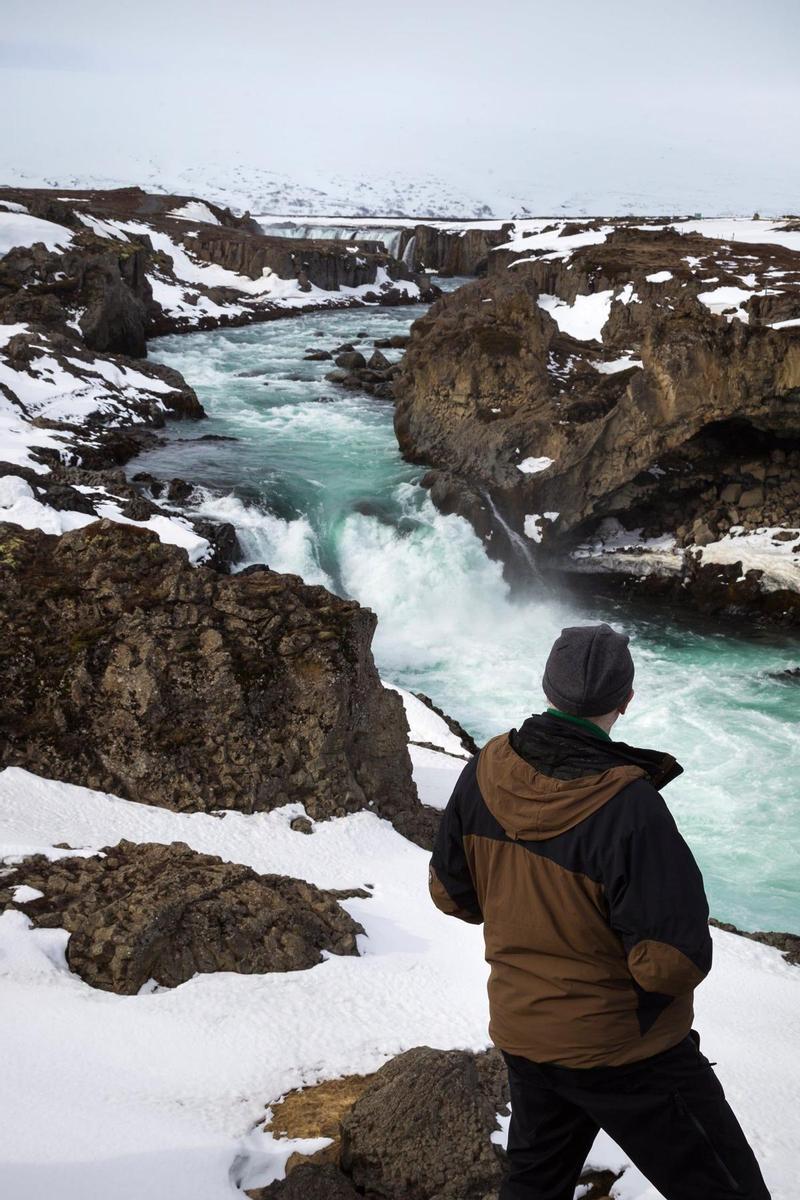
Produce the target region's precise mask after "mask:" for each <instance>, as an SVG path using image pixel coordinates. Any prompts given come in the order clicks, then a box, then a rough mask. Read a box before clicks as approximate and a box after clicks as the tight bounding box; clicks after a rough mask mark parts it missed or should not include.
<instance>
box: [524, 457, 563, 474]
mask: <svg viewBox="0 0 800 1200" xmlns="http://www.w3.org/2000/svg"><path fill="white" fill-rule="evenodd" d="M554 462H555V459H553V458H544V457H543V458H523V460H522V462H521V463H517V470H518V471H522V474H523V475H536V474H538V472H539V471H546V470H547V468H548V467H552V465H553V463H554Z"/></svg>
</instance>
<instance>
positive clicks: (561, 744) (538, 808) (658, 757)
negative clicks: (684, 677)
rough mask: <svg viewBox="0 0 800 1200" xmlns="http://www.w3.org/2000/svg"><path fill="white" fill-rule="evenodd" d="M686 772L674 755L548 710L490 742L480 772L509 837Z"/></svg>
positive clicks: (572, 821) (567, 821)
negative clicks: (640, 783) (631, 787)
mask: <svg viewBox="0 0 800 1200" xmlns="http://www.w3.org/2000/svg"><path fill="white" fill-rule="evenodd" d="M681 771H682V768H681V767H680V766H679V765H678V763H677V762H676V761H675V759H674V758H673V757H672V756H671V755H669V754H661V753H659V752H658V751H653V750H640V749H637V748H635V747H632V746H628V745H626V744H625V743H624V742H612V741H606V740H605V739H602V738H599V737H597V736H596V735H595V734H593V733H591V732H589V731H584V730H582V729H580V728H579V727H577V726H575V725H572V724H571V723H570V722H567V721H564V720H563V719H560V718H558V717H551V716H549V715H543V716H540V717H530V718H529V719H528V720H527V721H526V722H525V723H524V725H523V726H522V728H521V729H520V730H519V731H518V730H515V729H514V730H512V731H511V733H504V734H500V736H498V737H495V738H492V740H491V741H490V742H487V744H486V745H485V746H484V748H483V749H482V750H481V752H480V756H479V758H478V770H477V775H478V787H479V788H480V790H481V795H482V796H483V799H484V802H485V804H486V806H487V808H488V809H489V810H490V812H491V813H492V815H493V817H494V818H495V820H496V821H497V822H498V823H499V824H500V825H501V826H502V828H503V829H504V830H505V832H506V834H507V836H508V837H510V838H514V839H517V838H521V839H523V840H525V841H544V840H545V839H547V838H552V837H556V836H557V835H558V834H560V833H565V832H566V831H567V830H568V829H572V828H573V826H575V825H577V824H579V823H580V822H581V821H583V820H585V819H586V818H587V817H589V816H591V814H592V813H593V812H596V811H597V810H598V809H599V808H602V806H603V805H604V804H606V803H608V801H609V800H611V799H612V798H613V797H614V796H616V794H617V793H618V792H620V791H621V790H622V789H623V788H624V787H626V786H627V785H628V784H629V783H632V782H633V780H635V779H648V780H649V782H650V783H652V784H653V786H654V787H663V786H664V784H666V783H668V782H669V781H670V780H671V779H674V778H675V777H676V776H677V775H679V774H680V773H681Z"/></svg>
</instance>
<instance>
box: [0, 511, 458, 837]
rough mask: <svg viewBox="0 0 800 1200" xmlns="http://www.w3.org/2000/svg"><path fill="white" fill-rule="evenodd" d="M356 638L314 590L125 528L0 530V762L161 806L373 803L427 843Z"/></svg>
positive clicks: (368, 621) (332, 601) (423, 814)
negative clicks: (235, 569) (214, 561)
mask: <svg viewBox="0 0 800 1200" xmlns="http://www.w3.org/2000/svg"><path fill="white" fill-rule="evenodd" d="M374 629H375V617H374V615H373V614H372V613H371V612H370V611H369V610H368V609H363V608H360V607H359V606H358V605H357V604H356V603H355V602H353V601H346V600H340V599H338V598H337V597H336V596H333V595H331V594H330V593H329V592H327V591H326V590H325V589H324V588H322V587H310V586H308V585H306V584H304V583H302V581H301V580H300V579H299V578H297V577H296V576H291V575H288V576H287V575H278V574H275V573H274V572H272V571H270V570H268V569H266V568H265V569H263V570H259V571H257V572H253V573H249V574H246V575H233V576H223V575H219V574H217V573H215V572H214V571H211V570H208V569H207V568H204V567H196V568H195V567H192V566H190V565H189V563H188V562H187V559H186V555H185V553H184V552H183V551H181V550H179V549H177V548H176V547H173V546H165V545H162V544H161V543H160V542H159V541H158V539H157V537H156V536H155V534H153V533H151V532H150V531H147V530H144V529H141V528H137V527H135V526H121V525H115V524H113V523H112V522H110V521H105V520H104V521H98V522H95V523H94V524H91V525H89V526H87V527H86V528H84V529H80V530H75V531H73V532H71V533H67V534H65V535H64V536H63V537H61V538H55V537H48V536H47V535H45V534H42V533H40V532H39V531H38V530H24V529H20V528H19V527H18V526H13V525H0V684H1V685H2V689H3V694H4V695H5V696H6V698H7V703H6V706H5V712H4V721H3V727H2V730H0V762H2V763H3V764H6V765H8V764H12V763H13V764H15V765H18V766H24V767H26V768H27V769H28V770H32V771H35V772H36V773H38V774H40V775H44V776H47V777H49V778H54V779H64V780H67V781H69V782H73V783H77V784H82V785H84V786H88V787H94V788H99V789H101V790H104V791H110V792H113V793H115V794H117V795H121V796H123V797H125V798H127V799H130V800H136V801H139V802H140V803H145V804H161V805H164V806H165V807H167V808H172V809H176V810H179V811H192V810H199V811H206V812H208V811H212V810H215V809H219V808H234V809H239V810H240V811H242V812H254V811H259V810H268V809H272V808H276V807H278V806H279V805H282V804H286V803H288V802H290V801H300V802H302V803H303V804H304V805H305V808H306V811H307V813H308V815H309V816H310V817H311V818H312V819H314V820H319V819H323V818H324V817H327V816H333V815H339V814H342V813H345V812H353V811H355V810H358V809H363V808H373V809H374V810H375V811H376V812H378V813H380V815H382V816H384V817H386V818H388V819H389V820H396V821H400V822H401V824H402V826H403V832H405V833H406V836H410V837H414V838H415V839H416V838H425V839H429V838H430V836H431V834H432V831H433V829H434V828H435V821H436V813H435V810H427V809H425V808H424V806H421V805H420V804H419V802H418V800H417V798H416V789H415V788H414V785H413V783H412V780H411V764H410V759H409V757H408V750H407V746H406V737H407V730H408V726H407V722H406V719H405V714H404V712H403V707H402V702H401V700H400V698H399V696H397V695H396V694H395V693H394V692H390V691H386V690H384V688H383V687H382V686H381V684H380V680H379V679H378V675H377V672H376V670H375V665H374V662H373V659H372V654H371V651H370V642H371V639H372V635H373V632H374ZM56 630H57V634H56V632H55V631H56Z"/></svg>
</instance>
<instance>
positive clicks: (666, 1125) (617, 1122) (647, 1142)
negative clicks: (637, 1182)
mask: <svg viewBox="0 0 800 1200" xmlns="http://www.w3.org/2000/svg"><path fill="white" fill-rule="evenodd" d="M503 1057H504V1058H505V1060H506V1065H507V1067H508V1078H509V1083H510V1085H511V1123H510V1126H509V1133H508V1157H509V1171H508V1174H507V1175H506V1178H505V1180H504V1182H503V1186H502V1187H501V1189H500V1200H573V1194H574V1189H575V1186H576V1184H577V1182H578V1178H579V1176H580V1173H581V1170H582V1168H583V1165H584V1163H585V1161H586V1156H587V1155H588V1153H589V1151H590V1149H591V1146H592V1143H593V1142H594V1139H595V1136H596V1135H597V1133H598V1131H599V1130H600V1129H604V1130H605V1131H606V1133H608V1134H609V1136H610V1137H612V1138H613V1139H614V1141H615V1142H616V1143H617V1145H618V1146H619V1147H620V1148H621V1149H622V1151H623V1152H624V1153H625V1154H626V1155H627V1156H628V1157H629V1158H630V1160H631V1162H632V1163H633V1164H634V1165H635V1166H636V1167H638V1168H639V1170H640V1171H641V1172H642V1174H643V1175H645V1176H646V1177H647V1179H649V1180H650V1182H651V1183H652V1184H653V1185H654V1187H656V1188H657V1189H658V1191H660V1192H661V1194H662V1195H663V1196H664V1197H665V1200H769V1192H768V1191H767V1188H766V1185H765V1183H764V1180H763V1178H762V1175H761V1172H760V1170H759V1168H758V1163H757V1162H756V1159H755V1155H754V1154H753V1151H752V1150H751V1149H750V1146H749V1145H748V1142H747V1139H746V1138H745V1135H744V1133H743V1132H742V1129H741V1127H740V1125H739V1122H738V1121H737V1120H736V1117H735V1116H734V1115H733V1112H732V1111H731V1108H730V1106H729V1105H728V1102H727V1100H726V1099H725V1093H724V1091H723V1090H722V1085H721V1083H720V1082H719V1080H718V1079H717V1077H716V1075H715V1074H714V1071H713V1069H712V1064H711V1063H709V1061H708V1059H707V1058H706V1057H705V1055H704V1054H702V1053H701V1052H700V1038H699V1035H698V1033H697V1032H696V1030H694V1029H693V1030H692V1032H691V1034H689V1035H688V1036H687V1037H685V1038H684V1039H683V1041H682V1042H679V1043H678V1045H677V1046H673V1047H672V1048H671V1049H669V1050H665V1051H663V1052H662V1053H661V1054H655V1055H653V1056H652V1057H651V1058H645V1059H642V1060H641V1061H640V1062H637V1063H631V1064H629V1065H628V1066H624V1067H588V1068H586V1069H579V1068H572V1067H559V1066H555V1065H554V1064H552V1063H535V1062H531V1061H530V1059H527V1058H520V1057H518V1056H517V1055H514V1054H506V1052H505V1051H503Z"/></svg>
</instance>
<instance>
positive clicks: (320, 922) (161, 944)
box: [0, 841, 363, 996]
mask: <svg viewBox="0 0 800 1200" xmlns="http://www.w3.org/2000/svg"><path fill="white" fill-rule="evenodd" d="M0 884H2V887H0V908H9V907H12V906H13V907H17V908H21V909H22V910H23V911H24V912H25V913H26V914H27V915H28V916H29V917H30V918H31V920H32V921H33V923H34V925H36V926H38V927H46V928H53V927H55V928H64V929H67V930H68V931H69V933H70V939H69V942H68V943H67V961H68V963H69V966H70V969H71V970H72V971H75V972H76V974H78V975H80V976H81V978H82V979H84V980H85V981H86V983H89V984H91V985H92V986H93V987H97V988H102V989H104V990H105V991H110V992H117V993H118V994H119V995H127V996H132V995H135V994H136V993H137V992H138V991H139V990H140V988H141V987H142V986H143V985H144V984H146V983H148V982H149V981H151V980H153V981H154V982H155V983H156V984H158V985H160V986H162V987H177V986H178V984H181V983H185V982H186V980H187V979H191V977H192V976H193V975H195V974H196V973H197V972H208V971H238V972H241V973H244V974H249V975H252V974H257V975H260V974H264V973H266V972H268V971H300V970H304V969H305V968H307V967H311V966H314V965H315V963H318V962H321V961H322V954H321V951H322V950H328V951H330V952H331V953H333V954H357V953H358V950H357V948H356V934H358V933H363V929H362V927H361V926H360V925H359V924H358V923H357V922H356V921H354V920H353V919H352V917H350V916H349V915H348V914H347V913H346V912H345V911H344V909H343V908H341V906H340V905H339V903H338V901H337V900H336V898H335V897H334V896H333V895H332V894H331V893H329V892H325V891H322V890H321V889H319V888H317V887H314V885H313V884H310V883H305V882H304V881H303V880H299V879H290V878H287V877H286V876H283V875H258V874H257V873H256V872H255V871H253V870H251V868H250V867H245V866H241V865H239V864H237V863H226V862H223V861H222V859H221V858H217V857H215V856H212V855H208V854H198V853H197V852H196V851H194V850H192V849H190V847H189V846H187V845H185V844H184V843H183V842H173V843H171V844H170V845H166V846H165V845H160V844H158V845H154V844H147V843H145V844H137V843H134V842H127V841H122V842H120V843H119V845H117V846H107V847H106V848H105V849H104V850H103V851H101V854H100V855H99V856H94V857H90V858H78V857H74V858H62V859H59V860H57V861H55V862H52V861H50V860H49V859H47V858H45V857H44V856H42V855H37V856H35V857H33V858H28V859H23V861H22V862H21V863H20V864H19V865H18V866H15V867H14V868H13V869H12V870H11V872H10V873H8V874H6V875H4V877H3V878H2V880H0ZM19 885H27V886H28V887H32V888H36V889H37V890H38V891H41V892H43V893H44V895H43V896H42V897H40V898H39V899H35V900H31V901H28V902H24V903H17V902H15V901H14V899H13V889H14V888H16V887H17V886H19Z"/></svg>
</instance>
